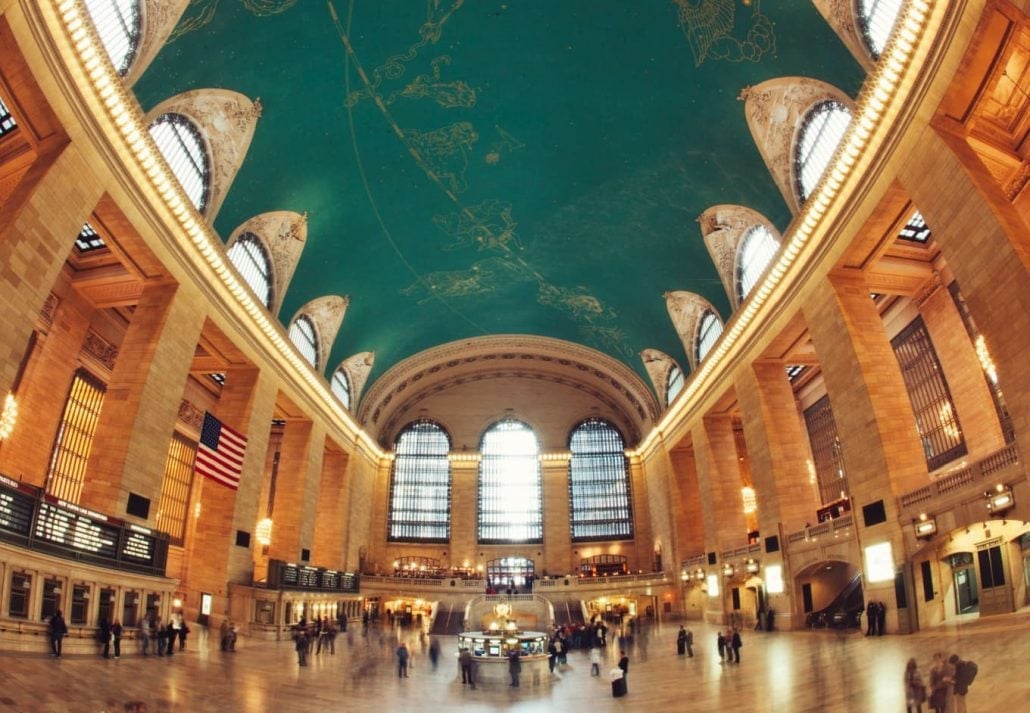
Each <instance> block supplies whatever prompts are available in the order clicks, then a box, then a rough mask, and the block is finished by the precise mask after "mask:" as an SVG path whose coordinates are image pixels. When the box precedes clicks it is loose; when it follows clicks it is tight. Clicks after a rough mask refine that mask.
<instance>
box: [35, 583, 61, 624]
mask: <svg viewBox="0 0 1030 713" xmlns="http://www.w3.org/2000/svg"><path fill="white" fill-rule="evenodd" d="M60 608H61V582H60V581H58V580H56V579H44V580H43V602H42V605H41V607H40V618H41V619H42V620H43V621H50V618H51V617H52V616H53V615H54V614H56V613H57V610H58V609H60Z"/></svg>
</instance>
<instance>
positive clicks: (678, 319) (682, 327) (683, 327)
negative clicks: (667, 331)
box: [664, 290, 722, 371]
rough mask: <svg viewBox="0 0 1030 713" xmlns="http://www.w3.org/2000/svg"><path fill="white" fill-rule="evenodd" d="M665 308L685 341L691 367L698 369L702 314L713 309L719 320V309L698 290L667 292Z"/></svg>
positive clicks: (682, 340)
mask: <svg viewBox="0 0 1030 713" xmlns="http://www.w3.org/2000/svg"><path fill="white" fill-rule="evenodd" d="M664 297H665V308H666V309H667V310H668V311H669V318H670V319H672V325H673V327H675V329H676V334H678V335H679V338H680V342H682V343H683V350H684V351H685V352H686V353H687V358H688V359H689V360H690V369H691V371H693V370H694V369H697V330H698V328H699V327H700V326H701V315H702V314H704V313H705V310H711V311H712V312H713V313H714V314H715V315H716V316H717V317H719V320H720V321H722V317H721V316H719V310H717V309H715V307H714V306H713V305H712V303H711V302H709V301H708V300H706V299H705V298H704V297H702V296H701V295H699V294H697V293H696V292H687V291H685V290H676V291H674V292H666V293H665V295H664Z"/></svg>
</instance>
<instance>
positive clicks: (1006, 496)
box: [984, 483, 1016, 514]
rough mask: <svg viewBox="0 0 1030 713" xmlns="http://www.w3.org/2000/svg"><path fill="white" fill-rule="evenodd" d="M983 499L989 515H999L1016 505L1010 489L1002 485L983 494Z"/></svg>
mask: <svg viewBox="0 0 1030 713" xmlns="http://www.w3.org/2000/svg"><path fill="white" fill-rule="evenodd" d="M984 499H985V500H986V503H985V504H986V505H987V511H988V512H990V513H991V514H1001V513H1003V512H1005V511H1006V510H1008V509H1009V508H1010V507H1012V506H1013V505H1015V504H1016V499H1015V497H1013V495H1012V488H1010V487H1009V486H1007V485H1003V484H1002V483H998V484H997V485H996V486H994V490H988V491H987V492H986V493H984Z"/></svg>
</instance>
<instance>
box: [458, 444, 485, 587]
mask: <svg viewBox="0 0 1030 713" xmlns="http://www.w3.org/2000/svg"><path fill="white" fill-rule="evenodd" d="M478 480H479V461H478V460H474V459H471V458H465V457H462V456H461V455H459V454H454V456H452V458H451V561H452V562H454V563H455V564H460V565H462V566H464V564H465V562H466V561H467V562H468V566H469V567H471V568H472V569H473V570H474V569H475V568H476V565H480V564H481V565H483V566H484V567H485V566H486V562H482V561H480V559H479V550H478V549H477V547H478V545H477V543H476V541H477V535H476V530H477V522H476V513H477V512H478V509H479V503H478V502H477V500H476V489H477V483H478Z"/></svg>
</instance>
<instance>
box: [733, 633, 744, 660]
mask: <svg viewBox="0 0 1030 713" xmlns="http://www.w3.org/2000/svg"><path fill="white" fill-rule="evenodd" d="M743 645H744V642H743V641H741V640H740V630H738V629H734V630H733V636H732V637H730V649H732V652H733V656H732V658H733V662H734V663H740V647H741V646H743Z"/></svg>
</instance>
